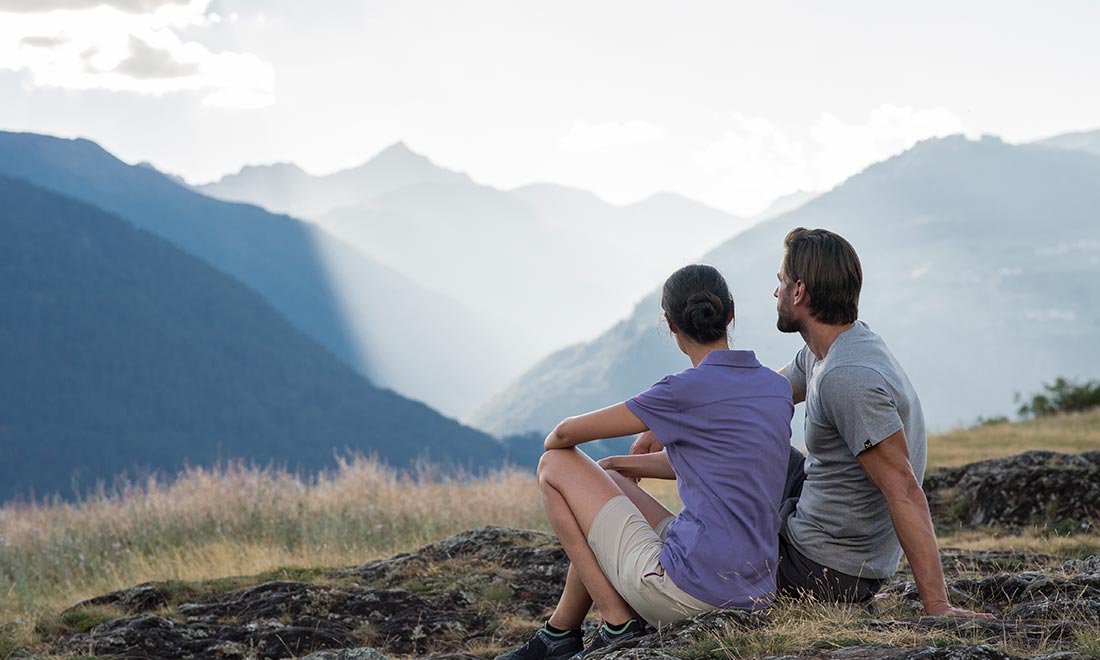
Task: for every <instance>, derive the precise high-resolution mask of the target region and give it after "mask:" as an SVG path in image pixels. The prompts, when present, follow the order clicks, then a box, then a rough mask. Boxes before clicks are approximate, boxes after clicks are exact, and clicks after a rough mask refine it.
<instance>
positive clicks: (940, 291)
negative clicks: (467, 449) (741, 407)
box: [470, 136, 1100, 434]
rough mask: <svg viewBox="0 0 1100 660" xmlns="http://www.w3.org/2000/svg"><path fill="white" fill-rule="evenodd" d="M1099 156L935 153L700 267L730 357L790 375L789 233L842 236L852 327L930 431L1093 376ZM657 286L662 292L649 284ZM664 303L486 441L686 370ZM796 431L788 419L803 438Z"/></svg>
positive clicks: (866, 176) (531, 386) (794, 216)
mask: <svg viewBox="0 0 1100 660" xmlns="http://www.w3.org/2000/svg"><path fill="white" fill-rule="evenodd" d="M1097 209H1100V157H1097V156H1095V155H1092V154H1090V153H1084V152H1080V151H1071V150H1064V149H1052V148H1050V147H1049V146H1043V145H1019V146H1013V145H1008V144H1005V143H1003V142H1001V141H1000V140H998V139H996V138H991V137H986V138H983V139H982V140H980V141H970V140H967V139H965V138H963V137H961V136H955V137H950V138H944V139H937V140H929V141H926V142H922V143H919V144H918V145H917V146H915V147H914V148H913V149H911V150H909V151H907V152H905V153H903V154H901V155H899V156H896V157H894V158H891V159H889V160H887V161H885V162H882V163H878V164H876V165H873V166H871V167H869V168H867V169H866V170H865V171H863V172H861V173H860V174H858V175H855V176H853V177H852V178H850V179H849V180H847V181H846V182H844V183H843V184H841V185H840V186H838V187H837V188H835V189H834V190H832V191H830V192H828V193H825V194H823V195H821V196H819V197H817V198H815V199H813V200H811V201H809V202H807V203H806V204H804V205H803V206H801V207H799V208H797V209H795V210H793V211H790V212H788V213H785V214H782V215H779V216H778V217H776V218H773V219H771V220H768V221H765V222H762V223H760V224H758V225H756V226H754V227H752V228H750V229H748V230H746V231H744V232H742V233H740V234H738V235H737V236H735V237H733V238H731V239H729V240H728V241H726V242H724V243H722V244H721V245H719V246H718V247H716V248H714V249H712V250H711V251H710V252H707V253H706V254H705V255H703V256H702V258H701V261H703V262H708V263H712V264H714V265H716V266H717V267H718V268H719V269H721V270H722V271H723V273H724V274H725V275H726V277H727V279H728V281H729V283H730V285H731V289H732V291H733V294H734V297H735V299H736V302H737V319H736V329H735V332H734V346H735V347H739V348H747V349H753V350H755V351H756V352H757V354H758V356H759V357H760V359H761V360H762V361H763V362H764V363H765V364H767V365H769V366H772V367H774V368H777V369H778V368H780V367H782V366H784V365H785V364H787V362H789V361H790V359H791V358H792V357H793V356H794V354H795V352H796V351H797V350H798V349H799V347H800V346H801V345H802V343H801V341H800V338H799V337H797V336H796V335H795V336H792V335H782V334H780V333H778V332H777V331H776V329H775V300H774V298H773V296H772V292H773V290H774V289H775V285H776V271H777V269H778V266H779V262H780V258H781V257H782V253H783V243H782V241H783V237H784V235H785V234H786V232H787V231H789V230H790V229H791V228H793V227H797V226H805V227H825V228H828V229H832V230H834V231H837V232H839V233H840V234H842V235H843V236H845V237H846V238H848V239H849V240H850V241H851V242H852V243H853V245H854V246H855V248H856V249H857V251H858V252H859V254H860V256H861V259H862V262H863V268H864V275H865V279H864V282H865V284H864V289H863V295H862V298H861V304H860V315H861V318H862V319H863V320H865V321H866V322H868V323H869V325H870V326H871V328H872V329H873V330H875V331H876V332H878V333H879V334H881V335H882V336H883V337H884V338H885V340H886V342H887V344H888V345H889V346H890V348H891V349H892V350H893V352H894V353H895V355H896V356H897V357H898V359H899V360H900V361H901V363H902V365H903V366H904V367H905V368H906V369H907V371H908V372H909V375H910V377H911V379H912V380H913V382H914V384H915V386H916V388H917V391H918V392H919V393H920V396H921V398H922V401H923V403H924V410H925V414H926V416H927V418H928V421H929V425H930V427H931V428H933V429H943V428H946V427H949V426H953V425H957V424H961V423H970V422H973V420H974V419H975V418H976V417H978V416H979V415H985V416H991V415H995V414H1002V413H1006V412H1008V411H1010V410H1011V409H1012V408H1013V398H1014V395H1015V394H1016V393H1020V392H1023V393H1027V392H1030V391H1034V390H1037V389H1038V387H1039V385H1040V383H1042V382H1044V381H1049V380H1053V378H1054V377H1056V376H1067V377H1071V378H1073V377H1077V378H1090V377H1096V375H1097V374H1098V373H1100V351H1098V350H1097V349H1096V346H1095V341H1096V337H1097V335H1098V332H1100V287H1098V286H1097V284H1096V282H1097V278H1098V277H1100V211H1098V210H1097ZM654 284H657V282H654ZM659 313H660V309H659V299H658V294H657V292H652V293H651V294H650V295H648V296H647V297H646V298H645V299H643V300H642V301H641V302H640V303H639V304H638V305H637V306H636V307H635V309H634V311H633V313H632V314H631V315H630V316H629V317H627V318H626V319H624V320H622V321H620V322H619V323H617V324H616V325H615V326H614V327H612V328H611V329H610V330H608V331H607V332H605V333H604V334H602V335H601V336H599V337H598V338H596V339H595V340H593V341H590V342H586V343H581V344H578V345H575V346H572V347H569V348H566V349H563V350H560V351H558V352H556V353H554V354H553V355H550V356H548V357H547V358H545V359H543V360H542V361H541V362H540V363H539V364H538V365H536V366H535V367H534V368H532V369H531V370H529V371H528V372H527V373H525V374H523V375H522V376H521V377H520V378H518V379H516V380H515V381H513V382H512V383H511V384H510V385H508V386H507V387H505V388H503V389H502V390H501V392H500V393H499V394H498V395H497V396H496V397H494V399H492V400H491V401H490V402H489V403H488V404H486V405H485V406H483V407H482V408H481V409H479V411H478V412H477V413H475V414H474V415H473V416H472V417H471V418H470V420H471V422H472V423H473V424H475V425H476V426H478V427H479V428H484V429H486V430H489V431H491V432H494V433H498V434H502V433H510V432H517V431H521V430H533V429H546V428H549V426H550V425H552V424H553V423H554V422H556V421H557V420H558V419H561V418H562V417H563V416H566V415H570V414H576V413H580V412H584V411H587V410H592V409H596V408H599V407H602V406H605V405H608V404H610V403H614V402H616V401H622V400H624V399H626V398H627V397H629V396H633V395H634V394H637V393H638V392H640V391H642V390H644V389H645V388H646V387H648V386H649V385H650V384H652V383H653V382H654V381H656V380H657V379H659V378H660V377H661V376H663V375H664V374H666V373H670V372H675V371H679V370H681V369H684V368H685V367H687V366H689V364H688V362H687V359H686V358H685V357H684V356H683V355H681V354H679V353H678V351H677V350H676V347H675V344H674V342H673V341H672V339H671V338H670V337H668V336H667V332H663V333H662V332H661V331H660V329H659V324H658V322H657V319H658V316H659ZM799 426H800V425H799V424H798V423H797V422H796V430H800V429H798V427H799Z"/></svg>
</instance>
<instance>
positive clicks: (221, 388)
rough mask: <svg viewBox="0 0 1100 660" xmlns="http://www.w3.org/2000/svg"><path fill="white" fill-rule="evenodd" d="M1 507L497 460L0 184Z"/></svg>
mask: <svg viewBox="0 0 1100 660" xmlns="http://www.w3.org/2000/svg"><path fill="white" fill-rule="evenodd" d="M0 208H3V209H4V210H3V212H2V213H0V236H3V240H0V308H2V309H3V310H4V313H3V315H2V316H0V373H2V374H3V378H0V401H3V406H2V407H0V455H2V456H3V460H2V461H0V501H3V500H6V499H8V498H10V497H14V496H17V495H26V494H28V493H30V492H31V491H33V492H34V493H35V494H36V495H38V496H42V495H46V494H49V493H52V492H60V493H61V494H62V495H64V496H72V495H80V494H83V493H84V492H85V491H86V490H87V489H89V488H92V487H94V486H95V484H96V482H97V481H106V482H107V483H108V484H110V483H111V480H112V479H113V478H114V476H115V475H117V474H119V473H123V472H128V473H129V475H130V476H131V477H134V476H138V475H140V474H141V473H143V472H145V471H149V470H154V471H166V472H167V473H168V474H174V473H175V472H176V471H178V470H179V469H180V468H181V467H182V466H183V465H184V463H185V462H186V463H190V464H192V465H209V464H212V463H215V462H217V461H219V460H225V459H232V458H245V459H248V460H251V461H256V462H258V463H261V464H262V463H266V462H269V461H274V462H276V463H278V464H281V465H286V466H288V467H290V468H291V469H297V468H301V469H305V470H316V469H319V468H322V467H331V466H334V465H335V463H334V461H333V456H334V454H335V453H337V452H345V451H349V450H350V451H358V452H362V453H371V454H377V455H378V456H379V457H380V458H382V459H385V460H388V461H390V462H392V463H394V464H397V465H405V464H408V463H409V462H410V461H413V460H415V459H417V458H419V457H431V458H433V459H438V460H442V461H454V462H457V463H459V464H463V465H473V466H480V465H487V464H496V463H499V462H500V460H501V457H502V455H503V448H502V447H501V446H500V445H499V444H498V443H497V442H496V441H494V440H493V439H492V438H490V437H488V436H486V435H484V434H482V433H480V432H478V431H474V430H473V429H470V428H467V427H464V426H461V425H459V424H458V423H456V422H454V421H453V420H450V419H448V418H446V417H443V416H442V415H440V414H439V413H437V412H435V411H434V410H432V409H431V408H429V407H427V406H426V405H424V404H421V403H418V402H415V401H410V400H409V399H406V398H403V397H401V396H399V395H398V394H396V393H394V392H392V391H390V390H383V389H378V388H376V387H374V386H372V385H371V384H370V383H368V382H367V381H366V380H365V379H364V378H363V377H361V376H360V375H359V374H357V373H356V372H355V371H353V370H352V369H351V368H350V367H348V366H347V365H345V364H343V363H342V362H340V361H338V360H336V359H335V358H334V357H333V356H332V355H331V354H330V353H328V352H327V351H325V350H324V349H322V348H321V347H319V346H318V345H317V344H315V343H314V342H313V341H312V340H310V339H309V338H308V337H306V336H305V335H304V334H302V333H301V332H300V331H298V330H296V329H295V328H293V327H292V326H291V325H290V324H289V323H287V321H286V320H285V319H284V318H283V317H282V316H280V315H279V314H278V312H276V311H275V310H274V309H272V307H271V306H270V305H269V304H267V303H266V302H265V301H264V300H263V299H262V298H261V297H260V296H258V295H257V294H256V293H255V292H253V291H251V290H250V289H248V288H246V287H244V286H243V285H241V284H240V283H239V282H237V281H235V280H233V279H232V278H230V277H228V276H226V275H224V274H222V273H220V272H217V271H215V270H214V269H212V268H210V267H209V266H207V265H206V264H204V263H203V262H201V261H200V260H198V259H196V258H194V257H191V256H189V255H187V254H184V253H183V252H181V251H180V250H178V249H177V248H175V247H174V246H172V245H171V244H169V243H168V242H166V241H164V240H161V239H159V238H157V237H156V236H153V235H152V234H150V233H148V232H146V231H143V230H139V229H135V228H134V227H132V226H131V225H130V224H128V223H127V222H125V221H124V220H122V219H120V218H118V217H116V216H113V215H111V214H108V213H106V212H104V211H102V210H100V209H97V208H95V207H92V206H89V205H87V204H84V203H81V202H78V201H76V200H72V199H69V198H65V197H62V196H59V195H57V194H54V193H51V192H49V191H46V190H44V189H41V188H38V187H34V186H32V185H29V184H27V183H25V182H22V181H18V180H14V179H9V178H6V177H0Z"/></svg>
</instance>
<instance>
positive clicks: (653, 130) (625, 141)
mask: <svg viewBox="0 0 1100 660" xmlns="http://www.w3.org/2000/svg"><path fill="white" fill-rule="evenodd" d="M664 137H665V131H664V129H662V128H661V127H660V126H656V125H654V124H651V123H649V122H645V121H637V120H636V121H629V122H607V123H605V124H589V123H588V122H586V121H584V120H578V121H575V122H573V125H572V126H571V127H570V128H569V133H567V134H566V136H565V137H564V138H562V140H561V142H560V143H559V144H558V146H559V148H560V149H561V150H562V151H566V152H569V153H575V154H583V153H591V152H594V151H601V150H603V149H608V148H611V147H625V146H631V145H635V144H643V143H646V142H656V141H658V140H661V139H663V138H664Z"/></svg>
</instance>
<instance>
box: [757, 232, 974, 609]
mask: <svg viewBox="0 0 1100 660" xmlns="http://www.w3.org/2000/svg"><path fill="white" fill-rule="evenodd" d="M784 243H785V246H786V253H785V255H784V257H783V262H782V264H781V266H780V269H779V273H778V277H779V285H778V286H777V287H776V289H775V293H774V295H775V297H776V299H777V303H776V309H777V312H778V320H777V322H776V325H777V327H778V328H779V330H780V331H781V332H797V333H799V334H801V335H802V338H803V339H804V340H805V342H806V345H805V347H803V348H802V350H801V351H799V353H798V354H797V355H796V356H795V358H794V360H792V361H791V363H790V364H788V365H787V366H786V367H785V368H783V369H782V370H781V371H780V373H781V374H783V375H784V376H786V377H787V379H788V380H789V381H790V383H791V392H792V394H793V395H794V400H795V403H796V404H797V403H800V402H802V401H805V402H806V449H807V452H808V454H809V455H808V457H807V458H806V459H805V462H804V464H803V459H802V456H801V454H799V453H798V452H797V451H795V450H794V449H792V450H791V451H792V455H791V460H790V463H789V465H788V479H787V491H788V492H787V493H786V494H785V497H786V498H787V499H785V501H784V504H783V507H782V508H781V510H780V517H781V518H782V527H781V530H780V544H779V547H780V561H779V567H778V568H779V571H778V572H779V576H778V583H779V588H780V590H781V591H783V592H786V593H789V594H790V593H799V592H803V593H810V594H813V595H814V596H815V597H817V598H819V599H822V600H827V601H841V602H861V601H866V600H868V599H870V598H871V597H872V596H873V595H874V594H875V592H877V591H878V589H879V588H880V587H881V586H882V584H883V582H885V581H886V579H887V578H889V577H890V576H891V575H893V574H894V572H895V571H896V570H897V567H898V562H899V560H900V559H901V553H902V551H903V550H904V552H905V556H906V558H907V559H908V560H909V565H910V567H911V568H912V570H913V577H914V579H915V580H916V583H917V588H918V589H919V591H920V597H921V602H922V603H923V605H924V610H925V612H926V613H927V614H930V615H950V616H981V617H988V618H992V615H988V614H978V613H976V612H971V611H970V610H965V609H961V608H957V607H952V606H951V604H950V602H949V601H948V599H947V590H946V587H945V585H944V578H943V567H942V565H941V563H940V555H939V548H938V546H937V544H936V535H935V531H934V530H933V527H932V520H931V516H930V515H929V512H928V501H927V500H926V499H925V496H924V491H923V489H922V488H921V482H922V481H923V479H924V467H925V456H926V450H927V440H926V437H925V430H924V414H923V412H922V411H921V405H920V400H919V399H918V398H917V394H916V392H915V391H914V390H913V386H912V384H911V383H910V382H909V378H908V377H907V376H906V375H905V372H904V371H903V370H902V368H901V365H899V364H898V362H897V360H895V359H894V356H893V355H892V354H891V353H890V351H889V349H887V348H886V345H885V344H884V343H883V341H882V339H881V338H879V336H878V335H876V334H875V333H874V332H872V331H871V329H870V328H869V327H868V326H867V325H866V324H865V323H863V322H861V321H858V320H857V315H858V306H859V293H860V289H861V287H862V284H863V272H862V268H861V266H860V263H859V257H858V256H857V255H856V252H855V250H854V249H853V248H852V246H851V245H850V244H849V243H848V241H846V240H844V239H843V238H842V237H840V236H838V235H837V234H834V233H832V232H830V231H827V230H824V229H803V228H801V227H800V228H798V229H794V230H792V231H791V232H790V233H788V234H787V237H786V239H785V240H784Z"/></svg>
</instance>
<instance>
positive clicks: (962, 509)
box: [924, 451, 1100, 532]
mask: <svg viewBox="0 0 1100 660" xmlns="http://www.w3.org/2000/svg"><path fill="white" fill-rule="evenodd" d="M924 490H925V493H926V495H927V496H928V504H929V507H930V508H931V510H932V516H933V519H934V521H935V522H936V525H937V526H939V527H941V528H946V527H960V526H961V527H975V526H997V527H1002V528H1009V529H1012V528H1019V527H1023V526H1028V525H1040V526H1050V527H1053V528H1055V529H1058V530H1061V531H1066V532H1070V531H1086V530H1089V529H1097V527H1096V526H1097V525H1098V524H1100V452H1096V451H1093V452H1086V453H1083V454H1058V453H1055V452H1050V451H1029V452H1025V453H1023V454H1019V455H1016V456H1009V457H1007V458H998V459H994V460H989V461H981V462H978V463H970V464H969V465H964V466H962V467H958V468H951V469H946V470H938V471H935V472H932V473H931V474H929V475H928V476H927V477H926V478H925V481H924Z"/></svg>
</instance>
